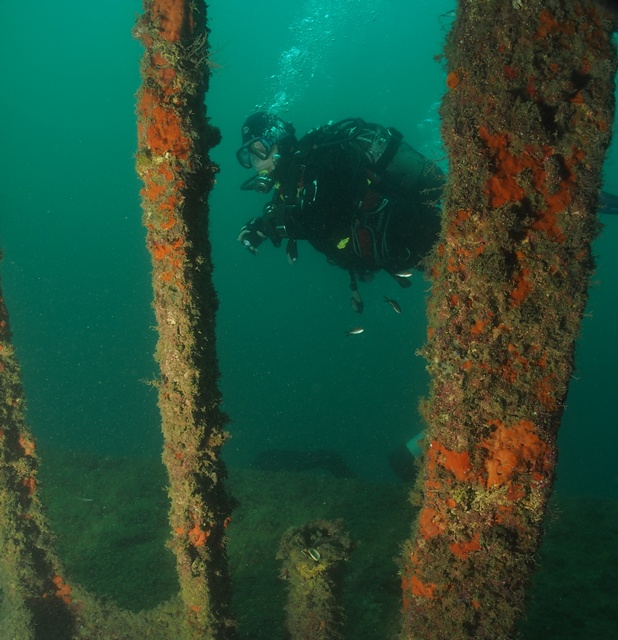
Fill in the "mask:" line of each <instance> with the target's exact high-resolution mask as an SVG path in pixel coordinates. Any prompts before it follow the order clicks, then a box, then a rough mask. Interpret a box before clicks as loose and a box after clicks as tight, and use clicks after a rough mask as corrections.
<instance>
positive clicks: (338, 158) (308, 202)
mask: <svg viewBox="0 0 618 640" xmlns="http://www.w3.org/2000/svg"><path fill="white" fill-rule="evenodd" d="M361 122H362V121H361ZM363 124H365V123H363ZM367 126H368V127H372V126H377V125H367ZM380 129H381V130H382V131H386V129H384V128H382V127H380ZM379 164H380V163H379V162H378V163H375V164H372V163H371V157H370V156H368V154H367V152H366V145H363V143H362V141H361V140H360V139H356V138H354V139H343V140H341V138H336V137H334V139H333V134H332V132H327V133H324V132H323V131H322V130H320V129H318V130H316V131H314V132H310V133H309V134H307V135H306V136H305V137H304V138H302V139H301V140H300V141H299V144H298V149H297V151H296V152H295V153H294V155H292V156H291V157H289V158H287V159H285V160H282V161H281V162H280V166H278V167H277V173H276V179H277V183H276V186H275V193H274V196H273V199H272V201H271V202H270V204H269V205H267V207H266V209H265V213H264V216H262V218H261V219H259V220H260V227H261V228H262V229H266V230H267V233H266V235H268V237H270V238H271V240H272V241H273V243H274V244H275V245H276V246H279V245H280V244H281V241H282V240H283V239H285V238H287V239H288V253H290V254H291V256H292V258H294V257H295V243H296V241H297V240H307V241H308V242H309V243H310V244H311V245H312V246H313V247H315V249H317V250H318V251H320V252H321V253H323V254H324V255H325V256H326V257H327V259H328V261H329V262H330V263H332V264H335V265H337V266H339V267H341V268H342V269H346V270H348V271H350V273H351V274H357V275H362V274H363V273H366V272H368V271H376V270H379V269H385V270H386V271H388V272H390V273H393V274H394V273H396V272H398V271H400V270H402V269H407V268H411V267H416V268H418V267H419V263H420V261H421V260H422V259H423V257H424V256H425V255H426V254H427V253H428V252H429V250H430V249H431V247H432V245H433V243H434V242H435V240H436V238H437V236H438V232H439V228H440V210H439V199H440V196H441V192H442V188H443V186H444V174H443V173H442V171H441V170H440V169H439V168H438V167H437V166H436V165H435V164H434V163H432V162H431V161H429V160H427V159H426V158H424V157H423V156H422V155H421V154H420V153H418V152H417V151H415V150H414V149H413V148H412V147H410V145H408V144H407V143H405V142H401V141H400V139H398V140H397V141H396V149H393V151H392V155H391V158H390V159H389V160H388V162H387V163H386V164H384V163H382V164H383V166H381V167H380V166H379ZM378 170H379V171H378Z"/></svg>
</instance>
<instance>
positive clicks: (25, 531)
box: [0, 289, 78, 640]
mask: <svg viewBox="0 0 618 640" xmlns="http://www.w3.org/2000/svg"><path fill="white" fill-rule="evenodd" d="M38 465H39V460H38V455H37V452H36V447H35V442H34V438H33V437H32V434H31V432H30V429H29V428H28V425H27V423H26V419H25V403H24V393H23V387H22V382H21V372H20V367H19V363H18V361H17V358H16V357H15V353H14V350H13V346H12V344H11V332H10V329H9V316H8V312H7V310H6V306H5V304H4V298H3V297H2V290H1V289H0V589H1V591H2V596H3V597H2V602H0V629H1V631H0V635H2V637H3V638H20V640H70V639H71V638H73V634H74V632H75V626H76V621H77V615H78V609H77V608H76V607H75V603H74V602H73V595H72V588H71V587H70V586H69V585H68V584H67V583H66V582H65V577H64V571H63V569H62V568H61V565H60V561H59V559H58V557H57V555H56V550H55V546H54V544H53V539H52V536H51V533H50V530H49V527H48V524H47V519H46V517H45V513H44V511H43V507H42V504H41V496H40V489H39V486H38V482H37V471H38Z"/></svg>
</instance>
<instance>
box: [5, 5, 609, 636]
mask: <svg viewBox="0 0 618 640" xmlns="http://www.w3.org/2000/svg"><path fill="white" fill-rule="evenodd" d="M454 6H455V3H454V1H447V0H439V1H435V0H433V1H425V0H423V1H410V0H376V1H375V2H373V3H364V2H360V0H302V1H300V0H299V1H298V2H288V1H287V0H271V1H270V2H268V3H257V2H250V1H249V0H228V1H227V2H223V1H221V0H219V1H215V0H213V2H211V3H210V6H209V19H210V28H211V30H212V33H211V39H210V41H211V47H212V55H211V63H212V67H213V72H214V75H213V78H212V80H211V88H210V91H209V94H208V96H207V104H208V113H209V116H210V118H211V120H212V123H213V124H214V125H216V126H217V127H219V128H220V129H221V132H222V136H223V140H222V143H221V144H220V145H219V146H218V147H217V148H216V149H214V150H213V154H212V155H213V158H214V159H215V160H216V162H217V163H218V164H219V165H220V167H221V172H220V174H219V176H218V181H217V187H216V189H215V192H214V194H213V196H212V197H211V240H212V244H213V251H214V262H215V268H216V270H215V274H214V278H215V284H216V287H217V290H218V292H219V299H220V311H219V314H218V319H217V324H218V350H219V358H220V366H221V371H222V377H221V388H222V391H223V396H224V402H225V408H226V410H227V411H228V413H229V414H230V417H231V423H230V431H231V433H232V436H233V438H232V440H231V441H230V443H229V444H228V445H226V448H225V457H226V460H227V461H228V463H229V466H230V468H231V484H232V490H233V492H234V493H235V494H236V496H237V497H238V498H239V500H240V502H241V506H240V507H239V509H238V510H237V512H236V513H235V514H234V520H233V523H234V525H235V526H236V532H234V526H232V527H231V532H230V535H231V545H230V556H231V562H232V565H233V571H234V578H235V583H236V600H237V604H236V606H237V610H238V612H239V613H238V617H239V619H240V621H241V623H242V624H243V627H241V629H242V631H243V633H244V634H245V635H246V637H247V638H252V639H253V640H259V639H260V638H264V639H265V640H266V639H269V640H275V639H276V638H279V637H282V635H277V634H281V627H282V622H281V621H282V619H283V604H284V593H283V587H282V585H281V584H280V583H279V580H278V578H277V575H276V574H277V564H276V562H275V560H274V554H275V552H276V546H277V540H278V537H279V536H280V534H281V532H282V531H283V530H285V529H286V528H287V527H288V526H290V525H293V524H294V525H296V524H302V523H304V522H306V521H307V520H310V519H314V518H316V517H338V516H340V517H344V518H345V519H346V524H347V525H348V526H349V528H350V530H351V531H352V533H353V535H354V536H356V538H357V539H359V540H360V542H361V544H360V545H359V548H358V550H357V551H356V552H355V555H354V556H353V559H352V561H351V562H350V575H349V578H348V582H349V585H350V588H349V596H348V601H347V603H346V605H347V608H348V613H349V615H350V619H351V622H350V629H349V637H350V638H352V639H354V640H361V638H362V639H363V640H364V639H367V640H369V639H371V638H375V639H376V640H379V639H386V638H390V637H392V633H391V631H390V630H389V627H388V626H387V625H388V620H389V619H390V618H393V617H396V611H397V608H398V606H399V603H398V597H399V596H398V590H399V585H398V582H397V578H396V566H395V564H394V562H393V560H392V558H393V557H395V556H396V555H397V553H398V545H399V544H400V542H401V541H402V539H403V538H404V537H405V536H406V535H407V533H408V529H409V524H410V522H411V520H412V513H411V510H410V509H409V508H408V506H407V503H406V499H407V498H406V494H407V486H405V485H403V484H401V483H400V482H399V481H398V479H397V477H396V476H395V475H394V474H393V472H392V470H391V468H390V466H389V464H388V456H389V454H391V453H392V452H393V451H395V450H396V449H398V448H400V447H401V446H402V444H403V443H405V442H406V441H407V440H408V439H409V438H411V437H412V436H413V435H415V434H416V433H417V432H418V431H419V430H420V429H421V426H422V425H421V423H420V418H419V416H418V413H417V410H416V406H417V403H418V398H419V396H421V395H423V394H424V393H425V391H426V388H427V383H428V379H427V375H426V373H425V370H424V362H423V360H422V359H421V358H419V357H417V356H415V351H416V350H417V349H418V348H419V347H420V346H421V345H422V343H423V340H424V335H425V312H424V297H425V295H426V290H427V287H428V283H427V282H426V281H424V280H423V278H422V276H421V275H420V274H415V275H414V277H413V286H412V287H411V288H410V289H408V290H405V291H402V290H401V289H400V288H399V287H398V286H397V284H396V283H395V282H394V281H393V280H392V279H390V278H387V277H385V276H378V277H377V278H376V279H375V280H374V282H372V283H370V284H367V285H362V284H361V287H362V289H361V293H362V295H363V298H364V301H365V307H366V308H365V313H364V314H363V317H362V318H359V317H358V316H357V315H356V314H355V313H354V312H353V311H352V310H351V308H350V305H349V289H348V280H347V275H346V273H345V272H344V271H341V270H338V269H336V268H335V267H332V266H328V265H327V264H326V261H325V259H324V258H323V256H321V255H318V254H316V253H315V252H313V250H312V249H311V248H310V247H309V246H304V245H301V246H300V259H299V261H298V263H297V264H296V265H294V266H293V267H291V266H289V265H288V263H287V260H286V258H285V253H284V251H283V249H280V250H276V249H274V248H273V247H272V246H270V245H263V248H261V250H260V255H259V256H258V257H257V258H256V257H253V256H251V255H250V254H249V253H248V252H246V251H245V250H243V249H242V248H241V246H240V245H239V244H238V243H237V242H236V236H237V234H238V230H239V228H240V226H241V225H242V224H244V223H245V222H246V221H247V220H248V219H249V218H251V217H253V216H254V215H258V214H259V213H260V211H261V208H262V206H263V204H264V203H265V201H266V199H265V198H264V197H263V196H259V195H257V194H255V193H243V192H240V190H239V189H238V186H239V185H240V183H241V182H242V181H244V180H245V179H246V178H247V177H248V175H246V174H247V172H246V171H245V170H243V169H242V168H241V167H240V166H239V165H238V164H237V162H236V159H235V155H234V154H235V150H236V148H237V147H238V146H239V138H240V136H239V130H240V125H241V123H242V121H243V120H244V118H245V117H246V116H247V115H249V114H250V113H251V112H252V111H253V110H255V109H256V108H258V107H259V108H264V107H276V108H277V109H278V110H279V112H280V113H281V115H282V116H283V117H284V118H285V119H288V120H291V121H293V122H294V124H295V125H296V128H297V132H299V133H300V134H302V133H303V132H305V131H306V130H308V129H309V128H311V127H313V126H317V125H319V124H323V123H325V122H327V121H328V120H339V119H342V118H345V117H348V116H360V117H362V118H364V119H365V120H368V121H375V122H379V123H381V124H384V125H387V126H394V127H396V128H398V129H399V130H401V131H402V132H403V133H404V135H405V137H406V139H407V140H408V141H409V142H410V143H411V144H412V145H413V146H415V147H416V148H418V149H419V150H421V151H422V152H423V153H425V154H426V155H429V156H430V157H432V158H433V159H435V160H437V161H440V162H442V163H445V153H444V151H443V150H442V149H441V145H440V140H439V118H438V113H437V109H438V106H439V101H440V99H441V96H442V94H443V91H444V75H445V74H444V70H443V67H442V66H441V64H440V63H439V62H438V61H436V60H434V56H436V55H438V54H440V53H441V50H442V42H443V39H444V36H445V33H446V31H447V30H448V28H449V25H450V24H451V22H452V19H453V15H452V9H453V8H454ZM368 7H369V8H368ZM3 10H4V11H3V20H2V22H1V23H0V52H1V55H0V60H1V61H2V62H0V65H1V68H2V78H3V85H4V88H3V92H2V98H1V99H0V140H1V141H2V146H1V147H0V148H1V149H2V159H1V160H0V166H1V167H2V171H0V202H1V208H0V246H1V248H2V250H3V251H4V260H3V262H2V264H1V267H0V268H1V275H2V284H3V289H4V294H5V297H6V301H7V305H8V308H9V313H10V316H11V323H12V328H13V333H14V342H15V344H16V346H17V349H18V354H19V358H20V361H21V364H22V370H23V378H24V385H25V388H26V395H27V402H28V407H29V412H28V416H29V422H30V425H31V427H32V429H33V431H34V434H35V436H36V438H37V442H38V446H39V450H40V451H41V456H42V469H41V473H40V477H41V478H42V481H43V483H44V489H45V491H46V494H47V499H48V503H49V509H50V517H51V519H52V523H53V524H54V528H55V529H56V531H57V533H58V536H59V545H60V548H61V550H62V552H63V557H64V558H65V562H66V564H67V565H68V568H69V572H70V573H71V574H72V575H73V576H75V580H77V581H79V582H82V583H84V584H85V585H86V586H88V588H90V589H91V590H92V591H93V592H95V593H100V594H103V595H107V596H109V597H113V598H114V599H116V600H117V601H118V602H119V603H120V604H122V605H123V606H127V607H131V608H134V609H139V608H143V607H146V606H151V605H153V604H154V603H156V602H158V601H160V600H161V599H163V598H166V597H168V596H169V595H171V594H172V593H174V591H175V589H176V586H175V579H174V567H173V561H172V559H171V556H168V555H167V552H166V551H164V550H163V544H164V540H165V538H166V536H167V530H166V527H167V523H166V509H167V506H166V502H165V498H164V489H163V487H164V485H165V475H164V469H163V468H162V467H161V465H160V463H159V455H160V447H161V436H160V429H159V416H158V412H157V408H156V397H155V392H154V389H153V388H152V387H151V386H149V385H148V384H146V382H147V381H148V380H151V379H153V378H154V377H155V376H156V365H155V362H154V360H153V357H152V353H153V351H154V344H155V339H156V335H155V332H154V331H153V329H152V327H153V325H154V317H153V314H152V311H151V309H150V299H151V292H150V280H149V271H150V265H149V258H148V255H147V253H146V249H145V246H144V232H143V229H142V226H141V220H140V218H141V211H140V208H139V189H140V184H139V182H138V180H137V177H136V175H135V171H134V167H133V154H134V151H135V147H136V132H135V115H134V93H135V91H136V89H137V87H138V85H139V82H140V79H139V67H138V64H139V57H140V55H141V53H142V51H141V46H140V45H139V43H138V42H136V41H134V40H133V39H132V38H131V33H130V32H131V28H132V25H133V23H134V20H135V17H136V15H137V14H138V13H140V12H141V2H140V1H138V0H110V1H108V2H106V3H100V4H98V5H97V4H92V3H86V2H84V1H83V0H81V1H79V2H78V1H77V0H65V1H64V2H62V3H60V4H58V3H55V4H54V3H49V2H44V1H43V0H34V1H32V2H30V3H27V4H24V3H22V2H20V1H19V0H5V1H4V2H3ZM617 162H618V150H617V147H616V145H613V147H612V149H611V150H610V152H609V155H608V159H607V164H606V176H605V189H606V190H608V191H610V192H613V193H618V165H617ZM602 222H603V223H604V225H605V226H604V229H603V232H602V234H601V236H600V237H599V239H598V240H597V241H596V245H595V250H596V255H597V262H598V270H597V273H596V275H595V278H594V284H593V287H592V289H591V293H590V303H589V311H590V314H589V317H587V318H586V319H585V322H584V325H583V330H582V336H581V339H580V343H579V346H578V352H577V371H576V378H574V380H573V381H572V383H571V389H570V392H569V398H568V403H567V408H566V412H565V415H564V420H563V425H562V428H561V433H560V451H561V454H560V464H559V468H558V482H557V487H556V500H555V503H556V504H555V505H554V508H553V511H552V517H551V518H550V522H549V532H548V535H547V539H546V544H545V545H544V548H543V550H542V554H541V558H540V562H541V569H540V571H539V574H538V576H537V581H536V587H535V591H534V597H535V599H534V601H533V603H532V604H531V607H530V611H529V615H530V620H529V621H528V623H527V624H526V625H524V626H523V627H522V629H523V634H524V637H525V638H526V639H532V638H541V637H542V638H563V639H564V638H574V639H575V638H605V637H611V636H612V635H613V632H614V631H615V629H616V627H617V625H618V617H617V614H616V612H615V611H614V609H615V607H614V606H613V605H614V604H615V601H616V595H617V591H618V589H617V587H616V580H615V576H616V573H617V571H618V552H616V550H615V548H616V541H617V540H618V516H617V511H618V509H617V503H616V492H617V491H618V471H617V468H618V467H617V465H616V464H615V457H616V455H617V452H618V432H617V430H616V426H615V425H616V410H615V407H616V393H615V389H616V369H617V365H618V338H617V334H616V329H615V324H616V322H615V318H616V317H617V313H618V301H617V297H616V290H617V289H616V283H615V280H612V278H616V277H618V251H616V247H617V246H618V216H602ZM384 295H387V296H392V297H395V298H396V299H397V300H398V301H399V302H400V304H401V306H402V308H403V314H402V315H401V316H397V315H395V314H394V313H393V312H392V310H391V309H390V308H389V307H388V305H386V304H385V303H384V301H383V297H384ZM359 321H360V322H361V323H362V325H363V327H364V328H365V332H364V333H363V334H362V335H359V336H353V337H351V338H345V337H344V331H345V330H346V329H349V328H350V327H351V326H353V325H357V324H359ZM281 449H285V450H293V451H309V450H316V449H325V450H329V451H332V452H335V453H336V454H338V455H339V456H341V458H342V460H344V461H345V463H346V464H347V466H348V467H349V468H350V469H351V470H352V472H353V473H354V474H355V475H356V476H357V477H356V478H350V479H345V480H336V481H335V480H333V479H332V478H331V477H330V476H328V475H315V474H312V475H307V474H306V473H302V474H301V473H294V472H290V471H281V472H263V471H259V470H255V469H252V470H249V468H250V467H251V465H252V463H253V461H254V459H255V458H256V456H258V455H259V454H264V452H272V451H275V450H281ZM361 496H362V498H361ZM78 533H79V534H81V535H78ZM160 556H164V557H160ZM153 557H154V558H158V557H160V558H159V560H157V561H156V563H157V567H158V569H157V571H156V572H153V571H152V566H153ZM256 563H260V565H261V567H260V571H259V572H258V571H256V569H255V568H254V567H253V565H255V564H256ZM354 625H356V626H354ZM359 629H362V633H361V632H360V631H359ZM359 634H360V635H359ZM389 634H390V635H389ZM0 640H4V639H2V638H1V626H0Z"/></svg>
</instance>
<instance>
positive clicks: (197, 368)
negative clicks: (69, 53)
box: [135, 0, 236, 639]
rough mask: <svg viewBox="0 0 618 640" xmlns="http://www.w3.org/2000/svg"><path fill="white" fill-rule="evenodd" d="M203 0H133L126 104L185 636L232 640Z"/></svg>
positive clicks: (212, 136) (212, 137)
mask: <svg viewBox="0 0 618 640" xmlns="http://www.w3.org/2000/svg"><path fill="white" fill-rule="evenodd" d="M207 33H208V31H207V28H206V5H205V3H204V2H203V1H201V0H144V14H143V16H142V17H141V18H140V19H139V20H138V22H137V24H136V27H135V36H136V37H137V38H139V39H140V40H141V41H142V43H143V44H144V46H145V48H146V51H145V53H144V56H143V58H142V66H141V73H142V80H143V83H142V86H141V89H140V90H139V93H138V96H137V100H138V104H137V119H138V152H137V162H136V166H137V171H138V173H139V175H140V177H141V178H142V180H143V183H144V186H143V188H142V190H141V196H142V208H143V222H144V225H145V227H146V231H147V246H148V250H149V252H150V255H151V258H152V266H153V271H152V286H153V291H154V303H153V306H154V310H155V314H156V319H157V329H158V332H159V340H158V344H157V353H156V357H157V360H158V362H159V365H160V368H161V379H160V382H159V407H160V410H161V416H162V427H163V435H164V441H165V444H164V452H163V460H164V462H165V465H166V467H167V470H168V473H169V480H170V486H169V497H170V500H171V508H170V525H171V530H172V541H171V547H172V549H173V550H174V552H175V554H176V558H177V567H178V575H179V580H180V588H181V596H182V600H183V603H184V616H185V622H186V624H185V634H186V638H200V639H206V638H208V639H211V638H212V639H215V638H216V639H222V638H226V639H227V638H235V637H236V634H235V630H234V624H233V622H232V621H231V618H230V605H229V596H230V584H229V574H228V567H227V556H226V535H225V534H226V531H225V529H226V527H227V524H228V523H229V520H230V511H231V501H230V498H229V497H228V495H227V493H226V490H225V488H224V485H223V481H224V478H225V475H226V473H225V468H224V465H223V462H222V461H221V459H220V457H219V450H220V448H221V445H222V444H223V442H224V441H225V439H226V437H227V436H226V433H225V431H224V426H225V423H226V416H225V415H224V414H223V413H222V411H221V410H220V402H221V397H220V392H219V390H218V384H217V379H218V376H219V370H218V363H217V356H216V350H215V312H216V309H217V297H216V294H215V291H214V287H213V283H212V277H211V275H212V264H211V258H210V243H209V240H208V207H207V201H206V199H207V195H208V193H209V191H210V189H211V188H212V186H213V184H214V178H215V174H216V172H217V167H216V166H215V165H213V164H212V162H211V161H210V159H209V157H208V151H209V149H210V148H211V147H212V146H214V145H215V144H217V142H218V141H219V133H218V131H217V130H216V129H214V128H213V127H211V126H210V125H209V124H208V122H207V118H206V108H205V105H204V96H205V92H206V89H207V83H208V78H209V67H208V60H207V53H208V41H207Z"/></svg>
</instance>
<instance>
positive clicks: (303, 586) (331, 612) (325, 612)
mask: <svg viewBox="0 0 618 640" xmlns="http://www.w3.org/2000/svg"><path fill="white" fill-rule="evenodd" d="M352 547H353V545H352V542H351V540H350V537H349V535H348V534H347V533H346V532H345V531H344V530H343V523H342V522H341V521H339V520H336V521H328V520H317V521H316V522H310V523H309V524H306V525H304V526H302V527H293V528H291V529H288V530H287V531H286V532H285V533H284V534H283V536H281V545H280V547H279V553H278V554H277V559H278V560H281V561H282V569H281V577H282V579H283V580H285V582H286V584H287V591H288V603H287V606H286V610H287V616H286V623H285V627H286V630H287V633H288V636H287V637H289V639H290V640H334V639H335V638H342V637H343V636H342V634H341V632H342V628H343V623H344V620H345V616H344V612H343V608H342V606H341V591H342V589H343V578H344V569H345V562H346V561H347V560H348V557H349V555H350V552H351V551H352Z"/></svg>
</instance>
